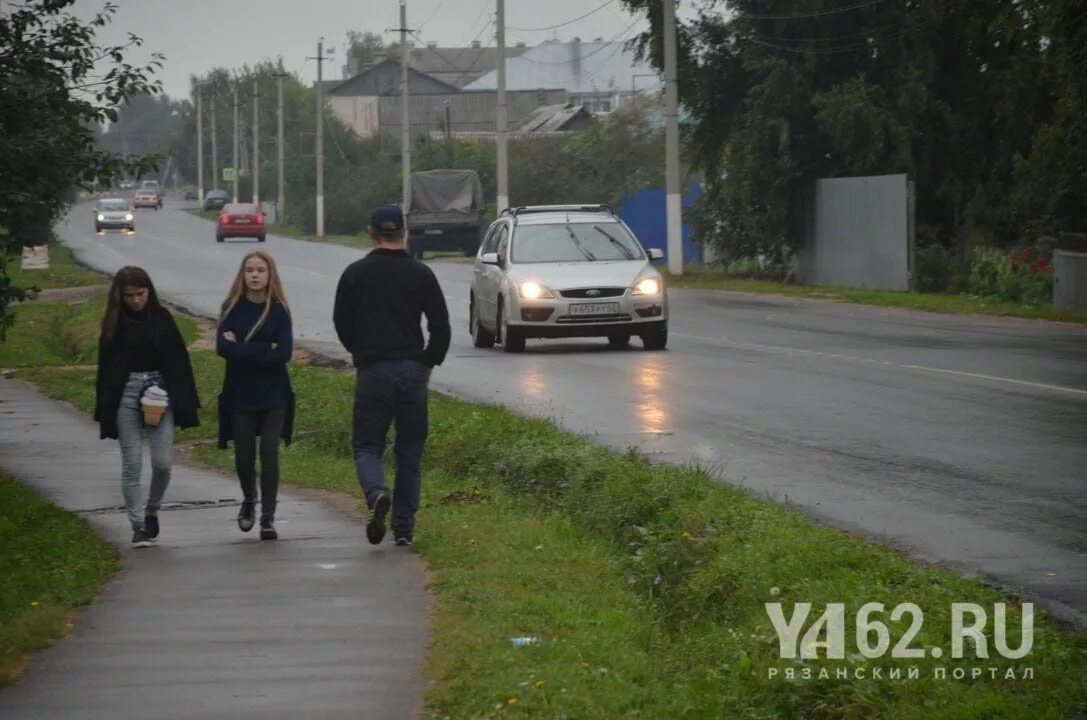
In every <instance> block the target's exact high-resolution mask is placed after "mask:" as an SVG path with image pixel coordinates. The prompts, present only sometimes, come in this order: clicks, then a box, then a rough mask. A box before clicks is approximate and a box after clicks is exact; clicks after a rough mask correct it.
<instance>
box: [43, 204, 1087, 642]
mask: <svg viewBox="0 0 1087 720" xmlns="http://www.w3.org/2000/svg"><path fill="white" fill-rule="evenodd" d="M180 208H181V204H180V203H177V202H174V203H168V204H167V207H166V208H165V209H164V210H162V211H159V212H153V211H140V212H139V215H138V217H137V232H136V234H135V235H133V236H125V235H121V234H117V233H111V234H108V235H105V236H97V235H95V233H94V228H93V221H92V217H91V211H90V209H89V207H88V206H79V207H77V208H75V209H74V210H73V212H72V214H71V216H70V217H69V219H68V221H67V222H65V223H62V224H61V225H60V226H59V228H58V232H59V234H60V236H61V238H62V239H63V240H64V242H65V243H66V244H68V245H69V246H70V247H72V248H73V249H74V250H75V251H76V256H77V257H78V258H79V259H80V260H81V261H82V262H84V263H86V264H88V265H90V266H92V267H95V268H97V269H101V270H105V271H114V270H116V269H117V268H119V267H121V266H122V265H125V264H138V265H142V266H143V267H145V268H146V269H148V270H149V271H150V272H151V275H152V277H153V279H154V281H155V283H156V285H157V287H158V288H159V291H160V292H161V293H162V294H163V295H164V296H165V297H166V298H167V299H169V300H170V301H172V302H175V303H177V304H180V305H183V306H185V307H187V308H189V309H192V310H194V311H197V312H200V313H202V314H206V315H211V314H214V313H215V312H216V311H217V309H218V307H219V304H220V303H221V302H222V300H223V296H224V294H225V292H226V290H227V288H228V287H229V284H230V281H231V280H232V278H233V275H234V273H235V272H236V270H237V266H238V263H239V262H240V259H241V257H242V256H243V255H244V254H245V253H246V252H247V251H249V250H250V249H253V248H254V247H257V245H256V243H255V242H248V241H234V242H227V243H225V244H222V245H220V244H217V243H216V242H215V240H214V236H213V228H212V224H211V223H210V222H208V221H206V220H203V219H201V218H198V217H194V216H192V215H190V214H189V213H187V212H184V211H183V210H181V209H180ZM265 246H266V249H267V250H269V251H270V252H271V253H272V254H273V255H274V256H275V258H276V261H277V263H278V264H279V266H280V271H281V273H282V275H283V277H284V283H285V287H286V290H287V294H288V298H289V300H290V301H291V305H292V310H293V312H294V315H295V327H296V338H297V340H298V341H299V342H300V343H302V344H305V345H308V346H310V347H312V348H314V349H316V350H319V351H323V352H326V353H328V354H330V355H334V356H336V357H345V354H344V353H343V351H342V349H341V348H340V347H339V346H338V343H337V342H336V337H335V333H334V331H333V328H332V322H331V312H332V299H333V294H334V291H335V286H336V282H337V280H338V278H339V274H340V272H341V271H342V269H343V268H344V267H345V266H346V265H347V264H348V263H349V262H351V261H353V260H354V259H356V258H358V257H360V255H361V252H360V251H358V250H353V249H350V248H344V247H338V246H333V245H318V244H310V243H301V242H297V241H293V240H288V239H283V238H277V237H274V236H271V235H269V236H268V241H267V243H266V244H265ZM431 265H432V267H433V268H434V270H435V272H436V274H437V275H438V278H439V279H440V281H441V283H442V286H443V288H444V290H445V293H446V297H447V301H448V304H449V307H450V312H451V315H452V318H453V323H454V334H453V346H452V349H451V350H450V354H449V358H448V359H447V360H446V362H445V364H444V365H443V366H442V367H441V368H439V369H438V370H436V372H435V374H434V386H435V387H436V389H439V390H442V391H446V392H449V393H451V394H454V395H457V396H460V397H464V398H467V399H471V400H479V401H486V402H496V403H501V404H504V405H507V406H509V407H511V408H513V409H514V410H517V411H519V412H522V413H526V414H532V415H538V416H547V417H551V418H553V419H554V420H556V421H557V422H558V423H560V424H561V425H562V426H564V427H565V428H567V429H569V430H572V431H574V432H577V433H579V434H583V435H586V436H590V437H593V438H594V439H596V440H597V441H599V442H601V443H604V444H607V445H609V446H613V447H617V448H626V447H629V446H637V447H639V448H641V449H642V450H644V451H645V452H646V453H649V454H651V455H653V456H655V457H657V458H659V459H661V460H665V461H668V462H687V461H692V460H697V461H699V462H700V463H702V464H704V465H707V466H710V467H713V468H716V469H718V470H719V471H720V473H721V477H722V478H723V479H724V480H725V481H728V482H731V483H734V484H737V485H742V486H744V487H746V488H748V489H750V490H751V491H753V492H755V493H758V494H760V495H765V496H769V497H772V498H774V499H776V500H779V501H787V502H789V503H792V504H795V505H797V506H799V507H800V508H802V509H803V510H805V511H806V512H808V513H809V514H811V515H812V516H814V517H817V518H819V519H821V520H824V521H827V522H829V523H832V524H834V525H836V526H839V527H842V528H845V529H848V530H857V531H862V532H864V533H866V534H868V535H870V536H872V537H876V538H879V539H882V540H885V541H888V542H890V543H891V544H893V545H895V546H897V547H901V548H904V549H907V550H908V551H909V552H911V553H912V554H913V555H914V556H915V557H918V558H920V559H922V560H927V561H934V562H939V563H941V564H945V565H948V566H950V567H953V568H955V569H956V570H958V571H960V572H962V573H964V574H967V575H972V576H974V575H976V576H981V577H985V578H987V579H990V580H991V581H993V582H995V583H997V584H998V585H1000V586H1001V587H1003V588H1005V589H1007V590H1010V591H1012V592H1015V593H1018V594H1021V595H1023V596H1024V597H1026V598H1029V599H1034V600H1037V601H1039V602H1041V603H1042V604H1044V606H1045V607H1047V608H1048V609H1049V610H1051V611H1052V612H1054V613H1055V614H1057V615H1060V616H1062V617H1064V618H1066V619H1070V620H1073V621H1075V622H1078V623H1080V624H1081V625H1087V328H1084V327H1077V326H1070V325H1056V324H1045V323H1036V322H1029V321H1018V320H1000V319H979V318H967V317H956V316H944V315H938V314H929V313H918V312H909V311H900V310H891V309H880V308H868V307H861V306H854V305H846V304H835V303H824V302H810V301H809V302H804V301H795V300H790V299H782V298H773V297H765V296H746V295H739V294H732V293H728V294H726V293H715V292H696V291H672V293H671V301H672V303H671V311H672V321H671V325H670V327H671V340H670V343H669V349H668V351H667V352H664V353H648V352H644V351H642V350H641V349H640V347H638V345H639V343H638V341H637V340H635V341H634V343H633V349H631V350H629V351H621V352H613V351H607V350H606V344H605V342H604V341H603V340H578V341H535V342H534V341H529V345H528V350H527V351H526V352H525V354H524V355H521V356H510V355H504V354H502V353H500V352H498V351H497V350H477V349H475V348H473V347H472V346H471V341H470V338H469V336H468V333H467V299H468V287H469V283H470V280H471V276H472V272H471V266H470V265H468V264H463V263H455V262H448V261H435V262H433V263H431ZM905 600H906V598H904V601H905Z"/></svg>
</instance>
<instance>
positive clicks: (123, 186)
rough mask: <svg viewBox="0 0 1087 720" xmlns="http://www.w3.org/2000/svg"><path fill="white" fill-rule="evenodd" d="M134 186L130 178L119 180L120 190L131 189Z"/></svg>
mask: <svg viewBox="0 0 1087 720" xmlns="http://www.w3.org/2000/svg"><path fill="white" fill-rule="evenodd" d="M135 187H136V183H134V182H132V181H131V180H122V181H121V185H120V188H121V189H122V190H132V189H133V188H135Z"/></svg>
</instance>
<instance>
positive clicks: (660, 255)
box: [649, 248, 664, 260]
mask: <svg viewBox="0 0 1087 720" xmlns="http://www.w3.org/2000/svg"><path fill="white" fill-rule="evenodd" d="M649 259H650V260H663V259H664V252H663V251H661V250H660V249H659V248H649Z"/></svg>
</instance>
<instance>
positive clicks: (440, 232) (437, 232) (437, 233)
mask: <svg viewBox="0 0 1087 720" xmlns="http://www.w3.org/2000/svg"><path fill="white" fill-rule="evenodd" d="M423 234H424V235H442V234H443V231H441V230H424V231H423Z"/></svg>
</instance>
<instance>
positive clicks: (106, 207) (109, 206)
mask: <svg viewBox="0 0 1087 720" xmlns="http://www.w3.org/2000/svg"><path fill="white" fill-rule="evenodd" d="M98 209H99V210H102V211H103V212H124V211H125V210H128V203H123V202H111V203H102V204H101V205H99V206H98Z"/></svg>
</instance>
